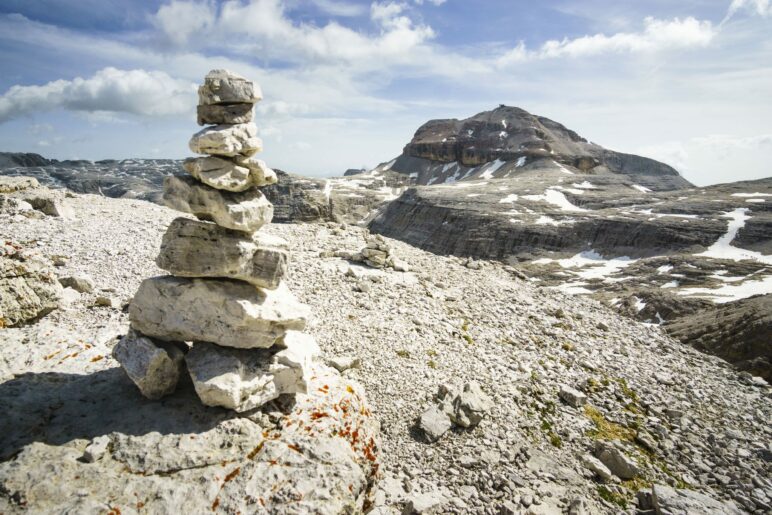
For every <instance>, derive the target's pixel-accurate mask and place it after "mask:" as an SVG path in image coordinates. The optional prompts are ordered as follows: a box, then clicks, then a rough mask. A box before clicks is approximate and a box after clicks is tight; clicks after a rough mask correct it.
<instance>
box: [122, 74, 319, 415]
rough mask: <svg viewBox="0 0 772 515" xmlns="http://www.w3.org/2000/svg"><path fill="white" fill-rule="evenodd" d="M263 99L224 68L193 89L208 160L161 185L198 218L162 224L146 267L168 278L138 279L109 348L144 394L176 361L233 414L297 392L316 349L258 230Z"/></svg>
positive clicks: (197, 148)
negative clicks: (258, 111)
mask: <svg viewBox="0 0 772 515" xmlns="http://www.w3.org/2000/svg"><path fill="white" fill-rule="evenodd" d="M261 98H262V93H261V91H260V87H259V86H258V85H257V84H254V83H252V82H250V81H248V80H246V79H245V78H243V77H241V76H239V75H237V74H235V73H232V72H229V71H227V70H213V71H211V72H209V74H207V76H206V78H205V80H204V84H203V85H202V86H200V87H199V89H198V99H199V105H198V124H199V125H206V126H207V127H205V128H204V129H203V130H201V131H200V132H198V133H196V134H195V135H193V137H192V138H191V140H190V143H189V146H190V149H191V150H192V151H193V152H195V153H197V154H204V155H205V156H206V157H195V158H189V159H186V160H185V162H184V165H183V166H184V168H185V170H186V171H187V172H188V174H189V175H184V176H170V177H167V178H166V181H165V182H164V201H165V203H166V204H167V205H168V206H169V207H171V208H173V209H176V210H178V211H182V212H183V213H188V214H191V215H194V216H195V217H196V218H197V220H193V219H191V218H177V219H175V220H174V221H173V222H172V223H171V224H170V225H169V228H168V229H167V231H166V234H165V235H164V237H163V241H162V243H161V252H160V254H159V255H158V257H157V259H156V264H157V265H158V267H159V268H161V269H163V270H166V271H167V272H169V273H170V274H171V275H165V276H159V277H152V278H149V279H146V280H144V281H143V282H142V284H141V285H140V287H139V290H138V291H137V293H136V295H135V296H134V299H133V300H132V302H131V305H130V307H129V318H130V321H131V329H130V331H129V334H127V335H126V336H125V337H124V338H123V339H122V340H121V341H120V342H119V343H118V344H117V345H116V346H115V349H114V351H113V355H114V357H115V358H116V359H117V360H118V362H120V364H121V365H122V366H123V368H124V370H125V371H126V373H127V374H128V376H129V377H130V378H131V379H132V381H133V382H134V383H135V384H136V385H137V387H139V389H140V391H141V392H142V394H143V395H144V396H146V397H148V398H151V399H158V398H160V397H163V396H164V395H167V394H170V393H171V392H173V391H174V390H175V388H176V386H177V382H178V380H179V378H180V376H181V375H182V374H184V373H185V370H186V369H187V372H188V373H189V375H190V377H191V379H192V380H193V385H194V386H195V389H196V393H197V394H198V396H199V397H200V399H201V401H202V402H203V403H204V404H206V405H209V406H222V407H225V408H229V409H233V410H236V411H239V412H242V411H247V410H251V409H254V408H257V407H259V406H261V405H263V404H265V403H266V402H269V401H271V400H273V399H275V398H277V397H278V396H279V395H282V394H295V393H305V392H306V387H307V382H308V380H309V376H310V367H311V364H312V358H313V357H314V356H315V355H316V354H317V353H318V349H319V348H318V345H317V344H316V341H315V340H314V338H313V337H311V336H310V335H308V334H304V333H302V332H300V331H302V330H303V329H304V328H305V326H306V321H307V319H308V314H309V309H308V307H307V306H305V305H303V304H300V303H299V302H298V301H297V300H296V299H295V297H294V296H293V295H292V294H291V293H290V291H289V290H288V289H287V287H286V286H285V284H284V282H283V278H284V276H285V275H286V274H287V265H288V261H289V249H288V245H287V242H286V241H284V240H283V239H281V238H278V237H274V236H270V235H266V234H264V233H263V234H261V233H258V232H257V231H258V230H259V229H260V228H261V227H262V226H263V225H265V224H268V223H270V221H271V218H272V217H273V205H272V204H271V203H270V202H269V201H268V200H267V199H266V198H265V196H264V195H263V193H261V191H260V189H259V188H260V187H261V186H267V185H269V184H273V183H275V182H276V174H275V173H274V172H273V170H271V169H270V168H268V167H267V166H266V165H265V163H264V162H263V161H261V160H259V159H256V158H255V157H254V155H255V154H256V153H258V152H260V151H261V150H262V141H261V140H260V138H258V137H257V127H256V126H255V124H254V123H253V122H252V117H253V112H254V111H253V107H254V104H255V103H257V102H259V101H260V100H261ZM186 342H187V343H186ZM190 342H192V343H190Z"/></svg>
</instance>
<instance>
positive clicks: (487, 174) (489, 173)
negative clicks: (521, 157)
mask: <svg viewBox="0 0 772 515" xmlns="http://www.w3.org/2000/svg"><path fill="white" fill-rule="evenodd" d="M505 164H506V161H502V160H501V159H496V160H495V161H493V162H491V163H490V164H488V166H486V167H485V170H484V171H483V173H481V174H480V179H492V178H493V174H494V173H495V172H496V171H498V169H499V168H501V167H502V166H504V165H505Z"/></svg>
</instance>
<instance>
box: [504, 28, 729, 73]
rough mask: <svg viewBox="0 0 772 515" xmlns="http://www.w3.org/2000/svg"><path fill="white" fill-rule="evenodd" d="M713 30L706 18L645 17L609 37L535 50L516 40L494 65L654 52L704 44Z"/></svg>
mask: <svg viewBox="0 0 772 515" xmlns="http://www.w3.org/2000/svg"><path fill="white" fill-rule="evenodd" d="M716 34H717V30H716V29H715V28H714V27H713V24H712V23H711V22H710V21H700V20H697V19H695V18H692V17H688V18H685V19H683V20H682V19H680V18H674V19H672V20H658V19H656V18H651V17H648V18H646V19H645V20H644V28H643V30H642V31H640V32H618V33H616V34H613V35H611V36H607V35H605V34H595V35H592V36H582V37H579V38H574V39H568V38H564V39H562V40H560V41H558V40H549V41H547V42H545V43H544V44H542V45H541V47H540V48H539V49H538V50H528V49H527V48H526V47H525V45H524V44H523V43H522V42H520V43H519V44H518V45H517V46H516V47H515V48H513V49H512V50H510V51H508V52H506V53H505V54H504V55H503V56H501V57H500V58H499V60H498V64H499V65H501V66H503V65H508V64H512V63H517V62H522V61H527V60H532V59H550V58H558V57H587V56H594V55H599V54H609V53H617V54H618V53H634V52H657V51H662V50H671V49H678V48H691V47H705V46H707V45H709V44H710V42H711V41H712V40H713V38H714V37H715V36H716Z"/></svg>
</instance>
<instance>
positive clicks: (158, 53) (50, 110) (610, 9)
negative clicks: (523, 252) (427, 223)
mask: <svg viewBox="0 0 772 515" xmlns="http://www.w3.org/2000/svg"><path fill="white" fill-rule="evenodd" d="M0 67H1V68H2V70H3V74H2V75H0V141H2V144H0V150H5V151H25V152H37V153H40V154H43V155H46V156H49V157H55V158H59V159H73V158H82V159H94V160H96V159H105V158H124V157H148V158H150V157H172V158H179V157H185V156H187V155H188V154H189V152H188V150H187V140H188V139H189V137H190V135H191V134H192V133H193V132H195V131H196V130H198V127H197V126H196V125H195V103H196V96H195V85H196V84H197V83H198V82H200V81H201V79H202V77H203V76H204V75H205V74H206V72H207V71H208V70H209V69H212V68H221V67H225V68H229V69H232V70H234V71H236V72H239V73H241V74H242V75H245V76H247V77H249V78H251V79H253V80H256V81H257V82H259V83H260V85H261V86H262V89H263V92H264V98H265V99H264V100H263V102H261V103H260V104H259V105H258V109H257V120H256V122H257V124H258V127H259V128H260V130H261V135H262V137H263V140H264V142H265V148H266V150H265V152H264V155H263V157H264V158H265V159H266V161H268V163H269V164H270V165H271V166H274V167H276V168H281V169H284V170H287V171H292V172H296V173H300V174H305V175H317V176H324V175H337V174H341V173H342V172H343V171H344V170H345V169H346V168H350V167H359V166H374V165H376V164H377V163H379V162H381V161H386V160H389V159H391V158H393V157H395V156H396V155H398V154H399V153H400V152H401V149H402V147H403V146H404V144H405V143H407V142H408V141H409V140H410V138H411V137H412V135H413V133H414V132H415V130H416V129H417V128H418V127H419V126H420V125H421V124H422V123H423V122H425V121H426V120H428V119H431V118H464V117H468V116H471V115H473V114H475V113H477V112H480V111H484V110H487V109H491V108H493V107H495V106H497V105H498V104H501V103H505V104H509V105H516V106H519V107H522V108H524V109H527V110H529V111H531V112H532V113H535V114H539V115H543V116H547V117H549V118H552V119H554V120H557V121H559V122H561V123H563V124H565V125H566V126H568V127H569V128H571V129H574V130H576V131H577V132H578V133H579V134H581V135H583V136H585V137H586V138H588V139H590V140H592V141H594V142H596V143H599V144H601V145H603V146H605V147H608V148H612V149H615V150H619V151H623V152H631V153H637V154H642V155H647V156H650V157H654V158H657V159H660V160H663V161H665V162H667V163H669V164H671V165H673V166H675V167H676V168H678V169H679V170H680V171H681V172H682V173H683V174H684V175H685V176H686V177H687V178H688V179H690V180H691V181H692V182H695V183H697V184H700V185H704V184H712V183H717V182H726V181H734V180H740V179H752V178H760V177H769V176H771V175H772V173H770V165H769V163H771V162H772V3H771V2H770V0H725V1H719V0H682V1H679V2H673V1H671V0H667V1H665V0H647V1H643V0H641V1H619V0H616V1H615V0H587V1H568V0H546V1H541V2H530V1H519V0H489V1H485V0H479V1H475V2H472V1H469V0H404V1H401V2H394V1H388V0H386V1H375V2H365V1H353V0H286V1H281V0H251V1H249V0H229V1H224V2H216V1H214V0H171V1H170V0H144V1H139V0H135V1H130V0H79V1H77V2H73V1H71V0H36V1H34V2H31V1H29V0H2V1H0Z"/></svg>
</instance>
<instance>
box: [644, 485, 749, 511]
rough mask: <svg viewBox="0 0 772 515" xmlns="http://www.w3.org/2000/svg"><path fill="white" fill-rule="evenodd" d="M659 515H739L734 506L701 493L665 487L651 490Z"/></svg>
mask: <svg viewBox="0 0 772 515" xmlns="http://www.w3.org/2000/svg"><path fill="white" fill-rule="evenodd" d="M651 492H652V501H653V503H654V512H655V513H656V514H657V515H739V514H740V513H742V512H741V511H740V510H738V509H737V507H736V506H734V504H730V503H725V502H721V501H717V500H715V499H713V498H712V497H708V496H707V495H705V494H702V493H700V492H694V491H691V490H676V489H675V488H671V487H669V486H665V485H654V486H653V487H652V489H651Z"/></svg>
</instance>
